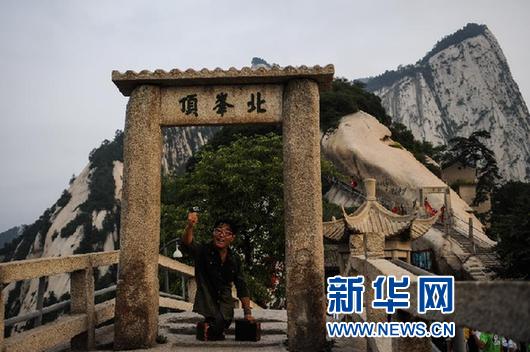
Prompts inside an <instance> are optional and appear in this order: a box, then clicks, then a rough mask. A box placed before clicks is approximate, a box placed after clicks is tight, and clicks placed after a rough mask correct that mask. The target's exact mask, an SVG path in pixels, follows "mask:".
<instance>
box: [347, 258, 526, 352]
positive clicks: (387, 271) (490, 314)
mask: <svg viewBox="0 0 530 352" xmlns="http://www.w3.org/2000/svg"><path fill="white" fill-rule="evenodd" d="M348 268H349V269H348V270H347V271H346V272H345V273H343V275H364V276H365V284H366V282H367V281H368V282H369V281H371V280H374V279H375V278H376V276H377V275H394V276H396V277H398V278H399V277H401V276H403V275H408V276H409V277H410V281H411V285H410V287H409V294H410V308H408V309H404V310H398V312H397V313H396V314H394V315H392V320H393V321H416V320H422V321H427V322H433V321H438V322H455V325H456V327H457V331H456V336H455V345H456V346H455V351H465V349H463V348H465V347H464V346H463V334H462V329H463V327H469V328H472V329H476V330H480V331H487V332H491V333H495V334H497V335H499V336H504V337H507V338H511V339H512V340H514V341H522V342H529V341H530V330H529V329H528V324H524V323H522V322H528V321H530V282H528V281H489V282H487V281H486V282H477V281H460V282H455V302H454V304H455V307H454V312H453V313H452V314H447V315H446V314H442V313H440V312H437V311H429V312H427V314H418V313H417V311H416V306H417V285H416V282H417V276H416V275H414V274H413V273H412V272H410V271H408V270H406V268H405V267H404V266H397V265H396V264H394V263H392V262H390V261H388V260H385V259H370V258H369V259H368V260H365V259H364V256H352V257H350V261H349V265H348ZM417 273H419V272H417ZM369 291H370V290H367V291H366V292H365V308H366V315H365V314H363V316H356V317H352V318H353V319H354V320H357V321H358V320H368V321H386V320H387V316H386V315H382V314H380V311H379V312H377V311H375V310H373V309H371V308H370V306H371V302H372V299H373V295H372V294H367V295H366V293H369ZM367 296H368V297H367ZM366 297H367V299H366ZM383 313H384V312H383ZM367 342H368V345H369V346H370V348H371V349H372V350H373V351H381V352H383V351H385V352H386V351H403V352H404V351H431V348H432V347H431V344H430V341H429V339H428V338H423V339H420V338H393V339H390V338H387V339H384V338H373V339H368V341H367Z"/></svg>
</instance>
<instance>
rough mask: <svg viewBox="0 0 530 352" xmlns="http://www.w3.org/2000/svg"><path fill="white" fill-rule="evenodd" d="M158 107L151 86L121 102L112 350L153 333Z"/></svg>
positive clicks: (147, 342) (138, 343) (150, 341)
mask: <svg viewBox="0 0 530 352" xmlns="http://www.w3.org/2000/svg"><path fill="white" fill-rule="evenodd" d="M159 110H160V88H159V87H156V86H148V85H141V86H138V87H137V88H136V89H135V90H134V91H133V92H132V94H131V97H130V99H129V103H128V104H127V116H126V121H125V136H124V138H125V139H124V142H123V157H124V165H123V197H122V211H121V223H122V227H121V233H120V261H119V274H118V287H117V292H116V311H115V325H114V326H115V336H114V348H115V349H132V348H141V347H150V346H152V345H154V344H155V340H156V336H157V332H158V248H159V242H160V238H159V232H160V169H161V162H160V160H161V158H162V135H161V129H160V111H159Z"/></svg>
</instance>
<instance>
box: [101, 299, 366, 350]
mask: <svg viewBox="0 0 530 352" xmlns="http://www.w3.org/2000/svg"><path fill="white" fill-rule="evenodd" d="M253 315H254V317H255V318H256V319H257V320H258V321H260V322H261V327H262V337H261V340H260V341H258V342H245V341H235V339H234V324H232V326H231V327H230V329H229V330H228V333H227V336H226V340H225V341H210V342H203V341H197V340H196V339H195V325H196V324H197V322H199V321H201V320H202V317H201V316H200V315H198V314H196V313H193V312H182V313H167V314H162V315H160V316H159V334H160V335H163V336H165V337H166V338H167V341H166V343H164V344H159V345H157V346H155V347H153V348H151V349H149V351H157V352H166V351H168V352H169V351H173V352H174V351H179V352H198V351H215V352H217V351H219V352H224V351H236V352H237V351H256V352H287V347H286V345H285V343H286V340H287V335H286V330H287V314H286V311H285V310H269V309H264V310H255V311H254V312H253ZM242 317H243V311H242V310H241V309H236V310H235V318H236V319H239V318H242ZM112 334H113V332H112V326H108V327H105V328H102V329H99V331H98V336H97V341H98V345H100V346H101V347H100V348H99V350H104V351H111V346H112V345H111V343H112ZM364 345H365V343H364V341H363V340H357V339H339V340H337V341H335V344H334V347H333V349H332V351H333V352H346V351H348V352H364V351H365V348H363V347H364ZM144 351H145V350H144Z"/></svg>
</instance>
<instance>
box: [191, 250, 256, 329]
mask: <svg viewBox="0 0 530 352" xmlns="http://www.w3.org/2000/svg"><path fill="white" fill-rule="evenodd" d="M182 249H183V250H184V251H185V252H187V253H189V254H190V255H192V256H193V260H194V262H195V281H196V283H197V294H196V295H195V303H194V304H193V311H194V312H197V313H199V314H202V315H203V316H205V317H215V316H217V313H218V312H221V314H222V315H223V318H224V319H225V320H232V319H233V317H234V302H233V299H232V282H233V283H234V284H235V286H236V290H237V297H239V298H241V297H249V293H248V289H247V285H246V283H245V280H244V277H243V273H242V270H241V263H240V261H239V259H238V258H237V256H235V255H233V253H232V252H231V250H230V248H228V253H227V255H226V259H225V262H224V263H222V262H221V257H220V255H219V251H218V250H217V249H216V248H215V246H214V244H213V242H210V243H207V244H197V243H195V241H192V242H191V244H190V245H189V246H186V245H183V246H182Z"/></svg>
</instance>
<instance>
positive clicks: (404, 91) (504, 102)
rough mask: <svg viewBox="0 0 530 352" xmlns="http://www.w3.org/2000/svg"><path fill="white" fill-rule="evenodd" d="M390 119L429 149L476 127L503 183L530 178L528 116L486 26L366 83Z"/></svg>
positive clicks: (442, 43) (440, 43)
mask: <svg viewBox="0 0 530 352" xmlns="http://www.w3.org/2000/svg"><path fill="white" fill-rule="evenodd" d="M366 87H367V89H368V90H370V91H372V92H374V93H375V94H377V95H378V96H379V97H380V98H381V103H382V104H383V106H384V107H385V109H386V110H387V112H388V114H389V115H390V116H391V117H392V120H393V121H395V122H400V123H402V124H403V125H405V126H406V127H407V128H409V129H410V130H411V131H412V133H413V134H414V137H415V138H416V139H419V140H424V141H429V142H431V143H433V144H434V145H438V144H447V143H448V142H449V141H450V140H451V139H452V138H454V137H467V136H469V135H470V134H471V133H473V132H474V131H477V130H487V131H489V132H491V139H489V140H488V141H487V142H486V144H487V146H488V147H489V148H490V149H492V150H493V151H494V152H495V157H496V159H497V162H498V164H499V169H500V170H501V175H502V176H503V178H504V179H505V180H521V181H523V180H530V146H529V145H528V143H527V141H528V140H530V114H529V113H528V109H527V107H526V104H525V102H524V100H523V97H522V96H521V93H520V91H519V87H518V86H517V83H516V82H515V81H514V79H513V77H512V75H511V72H510V68H509V67H508V62H507V61H506V58H505V57H504V54H503V52H502V49H501V47H500V45H499V43H498V42H497V40H496V39H495V37H494V36H493V34H492V33H491V32H490V31H489V30H488V28H487V26H486V25H483V24H476V23H469V24H467V25H466V26H464V27H463V28H462V29H460V30H458V31H456V32H455V33H453V34H451V35H448V36H446V37H444V38H442V39H441V40H440V41H438V42H437V43H436V44H435V45H434V47H433V49H432V50H431V51H429V52H428V53H427V54H426V55H425V56H424V57H423V58H422V59H420V60H418V61H417V62H416V63H415V64H411V65H406V66H399V67H398V69H397V70H394V71H386V72H384V73H383V74H381V75H379V76H376V77H373V78H370V79H368V80H367V82H366Z"/></svg>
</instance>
